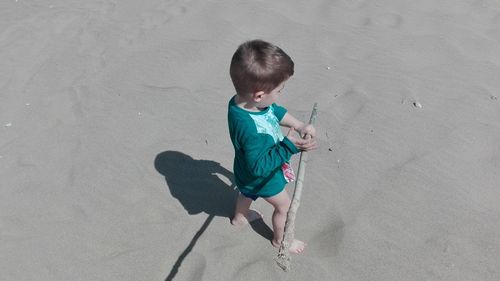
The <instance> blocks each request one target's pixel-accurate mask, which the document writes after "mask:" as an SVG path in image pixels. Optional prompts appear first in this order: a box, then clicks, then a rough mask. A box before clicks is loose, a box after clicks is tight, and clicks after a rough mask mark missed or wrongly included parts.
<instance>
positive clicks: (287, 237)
mask: <svg viewBox="0 0 500 281" xmlns="http://www.w3.org/2000/svg"><path fill="white" fill-rule="evenodd" d="M317 107H318V104H317V103H315V104H314V107H313V110H312V113H311V118H310V119H309V124H312V125H314V122H315V121H316V115H317ZM306 162H307V152H306V151H302V152H300V161H299V169H298V172H297V181H296V182H295V190H294V192H293V197H292V202H291V203H290V208H289V209H288V213H287V214H286V223H285V234H284V235H283V241H282V242H281V246H280V249H279V252H278V256H277V257H276V259H275V260H276V263H277V264H278V266H279V267H281V269H283V270H284V271H288V270H290V260H291V256H290V252H289V249H290V245H291V244H292V242H293V239H294V235H295V233H294V229H295V216H296V215H297V210H298V209H299V205H300V197H301V196H302V184H303V182H304V174H305V170H306Z"/></svg>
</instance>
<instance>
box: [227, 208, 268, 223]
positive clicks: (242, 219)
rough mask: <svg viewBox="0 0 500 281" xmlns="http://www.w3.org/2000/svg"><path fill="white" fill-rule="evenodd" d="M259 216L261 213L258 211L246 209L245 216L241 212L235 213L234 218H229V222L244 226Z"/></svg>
mask: <svg viewBox="0 0 500 281" xmlns="http://www.w3.org/2000/svg"><path fill="white" fill-rule="evenodd" d="M261 218H262V214H261V213H259V212H258V211H256V210H248V213H247V214H246V215H245V216H243V215H241V214H237V215H235V216H234V218H233V219H232V220H231V224H232V225H234V226H244V225H247V224H249V223H251V222H253V221H255V220H258V219H261Z"/></svg>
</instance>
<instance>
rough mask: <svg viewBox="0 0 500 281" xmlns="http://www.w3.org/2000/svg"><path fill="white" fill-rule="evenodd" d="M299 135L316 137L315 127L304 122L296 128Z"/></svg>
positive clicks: (307, 137) (306, 137)
mask: <svg viewBox="0 0 500 281" xmlns="http://www.w3.org/2000/svg"><path fill="white" fill-rule="evenodd" d="M297 131H298V132H299V134H300V136H301V137H302V138H304V139H309V138H315V137H316V129H315V128H314V126H313V125H311V124H304V125H303V126H302V127H300V128H298V129H297Z"/></svg>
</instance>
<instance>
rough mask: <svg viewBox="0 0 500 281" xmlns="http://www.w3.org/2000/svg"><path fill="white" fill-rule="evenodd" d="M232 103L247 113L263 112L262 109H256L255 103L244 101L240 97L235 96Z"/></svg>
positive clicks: (248, 100)
mask: <svg viewBox="0 0 500 281" xmlns="http://www.w3.org/2000/svg"><path fill="white" fill-rule="evenodd" d="M234 103H235V104H236V105H237V106H238V107H239V108H242V109H244V110H247V111H253V112H260V111H262V110H264V108H258V107H257V103H255V102H254V101H253V100H251V99H245V98H244V97H242V96H240V95H236V96H235V97H234Z"/></svg>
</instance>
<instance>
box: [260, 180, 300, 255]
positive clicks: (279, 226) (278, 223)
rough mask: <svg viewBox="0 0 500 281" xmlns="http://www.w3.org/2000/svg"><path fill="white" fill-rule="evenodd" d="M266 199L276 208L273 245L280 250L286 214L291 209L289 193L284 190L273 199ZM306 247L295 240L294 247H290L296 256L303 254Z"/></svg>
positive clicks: (273, 219)
mask: <svg viewBox="0 0 500 281" xmlns="http://www.w3.org/2000/svg"><path fill="white" fill-rule="evenodd" d="M264 199H265V200H266V201H267V202H269V203H270V204H271V205H273V207H274V213H273V218H272V221H273V231H274V237H273V241H272V244H273V246H274V247H276V248H279V246H280V245H281V241H283V234H284V231H285V223H286V214H287V212H288V208H290V197H289V196H288V193H287V192H286V191H285V190H283V191H281V192H280V193H278V194H276V195H274V196H272V197H268V198H264ZM305 246H306V244H305V243H304V242H302V241H300V240H296V239H294V240H293V242H292V245H290V252H291V253H294V254H298V253H301V252H302V251H303V250H304V248H305Z"/></svg>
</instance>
